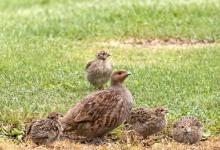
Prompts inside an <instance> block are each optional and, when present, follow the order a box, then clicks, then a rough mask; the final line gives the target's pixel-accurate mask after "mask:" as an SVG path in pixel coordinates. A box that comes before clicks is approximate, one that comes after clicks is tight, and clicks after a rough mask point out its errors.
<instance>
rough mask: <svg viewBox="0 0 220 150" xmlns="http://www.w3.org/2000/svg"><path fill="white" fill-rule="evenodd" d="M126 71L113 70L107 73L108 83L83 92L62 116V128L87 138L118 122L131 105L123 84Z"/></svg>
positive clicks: (109, 128) (127, 112)
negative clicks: (94, 90)
mask: <svg viewBox="0 0 220 150" xmlns="http://www.w3.org/2000/svg"><path fill="white" fill-rule="evenodd" d="M129 74H130V73H128V72H127V71H124V70H120V71H116V72H114V73H113V74H112V76H111V86H110V88H109V89H107V90H100V91H97V92H93V93H91V94H89V95H87V96H86V97H85V98H83V99H82V101H80V102H78V103H77V104H76V105H75V106H74V107H72V108H70V109H69V111H68V112H67V113H66V114H65V115H64V117H63V119H62V125H63V128H64V131H70V130H73V131H75V133H76V134H78V135H81V136H84V137H88V138H95V137H102V136H104V135H105V134H106V133H108V132H110V131H111V130H113V129H114V128H116V127H118V126H119V125H120V124H122V123H123V122H124V121H125V119H126V118H127V117H128V115H129V113H130V111H131V108H132V95H131V93H130V91H129V90H128V89H127V88H126V87H125V86H124V85H123V82H124V80H125V79H126V78H127V77H128V75H129Z"/></svg>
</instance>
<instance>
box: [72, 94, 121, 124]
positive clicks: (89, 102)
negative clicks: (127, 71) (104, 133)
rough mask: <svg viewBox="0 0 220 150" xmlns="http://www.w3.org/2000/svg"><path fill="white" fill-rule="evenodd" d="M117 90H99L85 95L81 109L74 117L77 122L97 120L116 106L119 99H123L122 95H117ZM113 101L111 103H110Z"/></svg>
mask: <svg viewBox="0 0 220 150" xmlns="http://www.w3.org/2000/svg"><path fill="white" fill-rule="evenodd" d="M113 95H117V91H113V90H112V91H107V90H106V91H98V92H96V93H94V94H92V95H89V96H87V97H85V98H84V99H83V101H82V105H83V106H82V107H83V108H81V111H80V112H79V113H78V114H77V115H76V117H75V118H74V121H75V122H83V121H95V120H96V119H98V118H99V117H101V116H102V115H103V114H105V113H106V112H108V111H109V109H111V108H112V107H115V106H116V105H117V103H118V101H120V100H122V98H121V97H120V96H118V97H115V96H113ZM108 101H111V103H108Z"/></svg>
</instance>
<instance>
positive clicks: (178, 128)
mask: <svg viewBox="0 0 220 150" xmlns="http://www.w3.org/2000/svg"><path fill="white" fill-rule="evenodd" d="M172 134H173V138H174V140H176V141H177V142H180V143H185V144H193V143H196V142H198V141H199V140H200V139H201V137H202V124H201V123H200V122H199V120H198V119H197V118H195V117H192V116H185V117H182V118H181V119H179V120H178V121H176V122H175V123H174V125H173V130H172Z"/></svg>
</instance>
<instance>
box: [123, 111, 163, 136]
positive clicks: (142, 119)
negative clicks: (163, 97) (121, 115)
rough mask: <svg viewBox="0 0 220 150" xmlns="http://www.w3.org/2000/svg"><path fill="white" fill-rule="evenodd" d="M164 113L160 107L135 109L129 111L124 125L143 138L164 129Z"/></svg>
mask: <svg viewBox="0 0 220 150" xmlns="http://www.w3.org/2000/svg"><path fill="white" fill-rule="evenodd" d="M166 113H167V110H166V109H164V108H162V107H157V108H137V109H134V110H132V111H131V114H130V115H129V117H128V118H127V120H126V122H125V124H128V125H130V127H131V129H133V130H135V131H136V132H137V133H139V134H140V135H142V136H143V137H148V136H150V135H152V134H155V133H157V132H160V131H161V130H162V129H163V128H165V127H166V125H167V121H166V116H165V115H166Z"/></svg>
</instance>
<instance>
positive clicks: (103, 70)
mask: <svg viewBox="0 0 220 150" xmlns="http://www.w3.org/2000/svg"><path fill="white" fill-rule="evenodd" d="M109 56H111V55H110V54H108V53H107V52H105V51H100V52H98V53H97V54H96V59H94V60H92V61H90V62H89V63H88V64H87V65H86V77H87V80H88V81H89V82H90V84H92V85H93V86H95V87H97V88H98V89H99V90H101V89H104V84H105V83H107V82H108V81H109V80H110V77H111V74H112V65H111V64H110V62H109V61H108V60H107V58H108V57H109Z"/></svg>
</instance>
